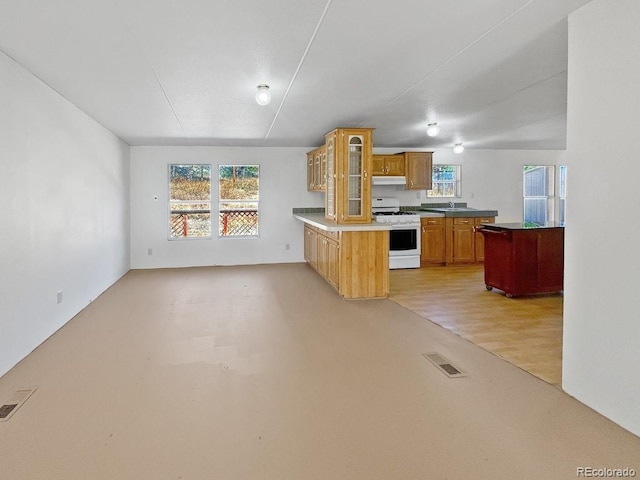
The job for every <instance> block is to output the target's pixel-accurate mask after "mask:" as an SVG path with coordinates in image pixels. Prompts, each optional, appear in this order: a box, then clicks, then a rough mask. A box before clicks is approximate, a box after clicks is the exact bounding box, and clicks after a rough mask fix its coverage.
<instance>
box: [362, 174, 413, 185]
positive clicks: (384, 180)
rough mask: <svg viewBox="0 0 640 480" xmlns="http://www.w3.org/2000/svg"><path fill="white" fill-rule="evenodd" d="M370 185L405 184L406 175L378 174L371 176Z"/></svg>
mask: <svg viewBox="0 0 640 480" xmlns="http://www.w3.org/2000/svg"><path fill="white" fill-rule="evenodd" d="M371 184H372V185H403V186H405V187H406V186H407V177H404V176H399V177H396V176H393V175H380V176H376V175H374V176H372V177H371Z"/></svg>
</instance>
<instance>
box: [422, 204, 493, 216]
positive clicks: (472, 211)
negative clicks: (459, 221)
mask: <svg viewBox="0 0 640 480" xmlns="http://www.w3.org/2000/svg"><path fill="white" fill-rule="evenodd" d="M420 210H422V211H423V212H434V213H440V214H443V215H444V216H445V217H497V216H498V211H497V210H480V209H477V208H471V207H424V206H423V207H422V208H420Z"/></svg>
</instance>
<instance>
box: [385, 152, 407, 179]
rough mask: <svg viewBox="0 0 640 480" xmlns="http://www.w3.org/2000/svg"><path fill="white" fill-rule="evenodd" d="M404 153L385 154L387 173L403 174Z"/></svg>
mask: <svg viewBox="0 0 640 480" xmlns="http://www.w3.org/2000/svg"><path fill="white" fill-rule="evenodd" d="M404 162H405V159H404V155H387V157H386V169H387V175H393V176H403V175H404Z"/></svg>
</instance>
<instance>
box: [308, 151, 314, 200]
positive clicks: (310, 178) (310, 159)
mask: <svg viewBox="0 0 640 480" xmlns="http://www.w3.org/2000/svg"><path fill="white" fill-rule="evenodd" d="M313 189H314V185H313V152H309V153H307V190H308V191H312V190H313Z"/></svg>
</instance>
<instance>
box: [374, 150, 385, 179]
mask: <svg viewBox="0 0 640 480" xmlns="http://www.w3.org/2000/svg"><path fill="white" fill-rule="evenodd" d="M372 158H373V160H372V164H371V175H375V176H382V175H386V173H385V172H386V169H387V156H386V155H373V157H372Z"/></svg>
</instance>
